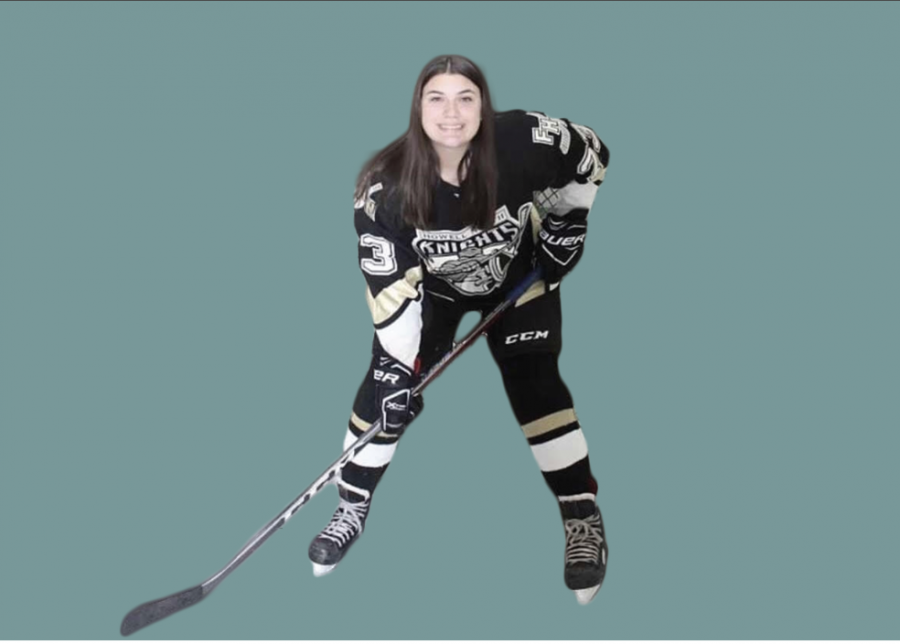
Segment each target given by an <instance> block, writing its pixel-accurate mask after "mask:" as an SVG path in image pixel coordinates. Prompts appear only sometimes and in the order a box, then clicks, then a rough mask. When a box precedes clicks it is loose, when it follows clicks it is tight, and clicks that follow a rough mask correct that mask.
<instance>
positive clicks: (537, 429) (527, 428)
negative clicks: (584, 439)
mask: <svg viewBox="0 0 900 644" xmlns="http://www.w3.org/2000/svg"><path fill="white" fill-rule="evenodd" d="M577 422H578V419H577V418H576V417H575V410H574V409H563V410H562V411H557V412H554V413H552V414H549V415H547V416H544V417H543V418H538V419H537V420H534V421H532V422H530V423H528V424H527V425H522V431H523V432H525V438H534V437H535V436H540V435H541V434H546V433H547V432H552V431H553V430H554V429H559V428H560V427H562V426H563V425H568V424H569V423H577Z"/></svg>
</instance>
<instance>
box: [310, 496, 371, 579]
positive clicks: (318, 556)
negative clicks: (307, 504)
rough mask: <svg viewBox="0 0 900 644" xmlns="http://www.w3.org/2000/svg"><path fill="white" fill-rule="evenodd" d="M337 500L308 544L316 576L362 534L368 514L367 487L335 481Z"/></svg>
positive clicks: (335, 563)
mask: <svg viewBox="0 0 900 644" xmlns="http://www.w3.org/2000/svg"><path fill="white" fill-rule="evenodd" d="M337 485H338V490H339V493H340V496H341V498H340V503H339V504H338V507H337V510H335V512H334V515H333V516H332V517H331V521H329V522H328V525H327V526H325V529H324V530H322V532H320V533H319V535H318V536H317V537H316V538H315V539H313V540H312V543H310V544H309V560H310V562H312V567H313V574H314V575H315V576H316V577H321V576H322V575H327V574H328V573H329V572H331V571H332V570H334V568H335V566H337V565H338V563H339V562H340V561H341V559H343V558H344V555H346V554H347V551H348V550H349V549H350V546H352V545H353V543H354V542H355V541H356V540H357V539H358V538H359V535H361V534H362V531H363V528H365V525H366V517H367V516H368V514H369V504H370V503H371V494H370V493H369V492H368V491H367V490H363V489H361V488H357V487H353V486H351V485H349V484H347V483H344V482H343V481H339V482H338V484H337Z"/></svg>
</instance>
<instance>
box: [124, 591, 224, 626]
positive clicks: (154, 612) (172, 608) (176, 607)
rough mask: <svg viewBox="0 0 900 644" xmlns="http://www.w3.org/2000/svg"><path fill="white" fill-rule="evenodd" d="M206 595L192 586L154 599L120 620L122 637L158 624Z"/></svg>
mask: <svg viewBox="0 0 900 644" xmlns="http://www.w3.org/2000/svg"><path fill="white" fill-rule="evenodd" d="M205 596H206V594H205V593H204V592H203V586H202V585H201V586H194V587H193V588H188V589H187V590H182V591H181V592H180V593H175V594H174V595H169V596H168V597H163V598H162V599H156V600H154V601H152V602H147V603H146V604H141V605H140V606H138V607H137V608H135V609H133V610H132V611H131V612H129V613H128V614H127V615H126V616H125V619H123V620H122V628H121V633H122V635H131V634H132V633H134V632H135V631H138V630H140V629H142V628H144V627H145V626H149V625H150V624H152V623H153V622H158V621H159V620H161V619H164V618H166V617H168V616H169V615H171V614H172V613H177V612H178V611H180V610H184V609H185V608H189V607H191V606H193V605H194V604H196V603H197V602H199V601H200V600H201V599H203V598H204V597H205Z"/></svg>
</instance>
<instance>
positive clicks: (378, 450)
mask: <svg viewBox="0 0 900 644" xmlns="http://www.w3.org/2000/svg"><path fill="white" fill-rule="evenodd" d="M356 439H357V436H356V434H354V433H353V432H351V431H350V430H349V429H348V430H347V434H346V435H345V436H344V451H346V450H347V448H348V447H350V446H351V445H352V444H353V443H355V442H356ZM396 449H397V443H396V442H395V443H391V444H390V445H376V444H374V443H369V444H368V445H366V446H365V447H363V448H362V451H361V452H360V453H359V454H357V455H356V456H354V457H353V458H351V459H350V462H351V463H356V464H357V465H359V466H361V467H383V466H385V465H387V464H388V463H390V462H391V458H393V456H394V451H395V450H396Z"/></svg>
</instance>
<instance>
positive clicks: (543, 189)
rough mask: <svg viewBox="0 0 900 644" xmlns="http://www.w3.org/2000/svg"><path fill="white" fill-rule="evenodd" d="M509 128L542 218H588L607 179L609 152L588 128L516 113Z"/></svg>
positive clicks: (538, 114) (537, 114) (544, 117)
mask: <svg viewBox="0 0 900 644" xmlns="http://www.w3.org/2000/svg"><path fill="white" fill-rule="evenodd" d="M515 114H516V117H515V118H513V119H511V122H510V127H508V128H506V129H507V130H508V132H507V133H506V136H507V137H509V138H511V139H516V142H515V144H514V145H513V146H512V147H513V149H515V150H516V151H517V152H518V155H519V158H520V159H522V160H523V162H524V166H525V175H526V178H527V180H528V182H529V183H530V185H531V187H532V188H533V190H534V192H535V196H536V201H535V205H536V206H537V207H538V209H539V211H541V214H546V213H553V214H556V215H566V214H568V213H569V212H571V211H573V210H578V211H581V212H582V214H584V215H586V214H587V211H589V210H590V208H591V205H592V204H593V202H594V198H595V197H596V194H597V188H598V187H599V186H600V184H602V183H603V180H604V178H605V177H606V168H607V167H608V166H609V148H607V147H606V145H604V143H603V141H601V140H600V137H598V136H597V134H596V133H595V132H594V131H593V130H592V129H591V128H590V127H588V126H586V125H580V124H578V123H573V122H572V121H570V120H568V119H557V118H552V117H550V116H547V115H546V114H543V113H542V112H522V111H517V112H516V113H515Z"/></svg>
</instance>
